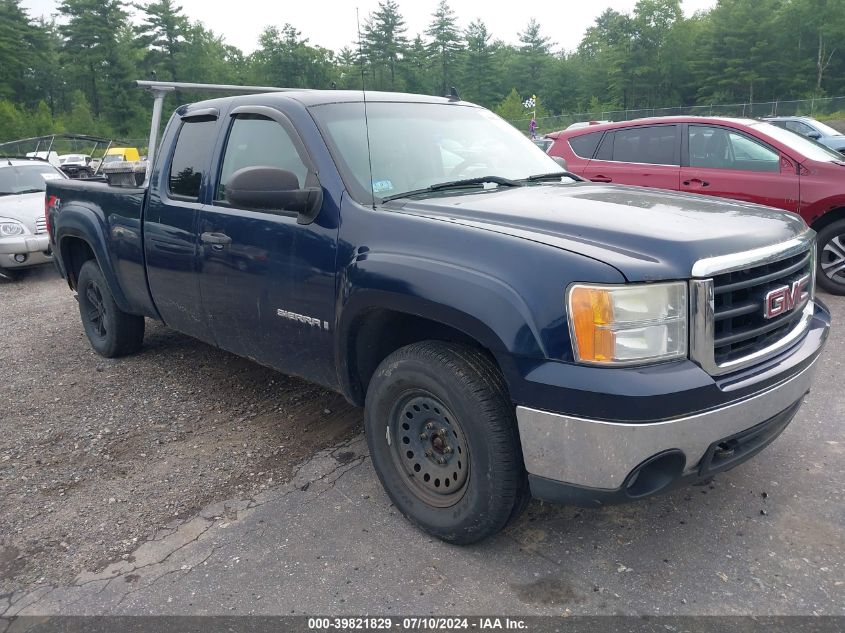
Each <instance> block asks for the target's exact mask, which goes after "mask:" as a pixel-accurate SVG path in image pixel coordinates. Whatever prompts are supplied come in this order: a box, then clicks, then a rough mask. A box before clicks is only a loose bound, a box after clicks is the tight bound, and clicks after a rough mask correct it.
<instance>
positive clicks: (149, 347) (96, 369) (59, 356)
mask: <svg viewBox="0 0 845 633" xmlns="http://www.w3.org/2000/svg"><path fill="white" fill-rule="evenodd" d="M0 324H2V327H3V345H0V367H2V368H3V378H2V388H0V507H2V512H0V594H2V593H4V592H7V591H12V590H15V589H18V588H21V587H25V586H30V585H33V584H40V583H48V584H59V583H63V582H69V581H70V580H72V579H73V578H74V577H75V576H76V575H77V574H78V573H79V572H80V571H82V570H83V569H85V570H92V569H93V570H96V569H100V568H102V567H104V566H105V565H107V564H108V563H110V562H113V561H118V560H120V559H124V560H127V559H131V557H130V554H129V552H131V551H133V550H134V549H135V548H136V547H137V545H138V544H139V543H141V542H143V541H145V540H146V539H147V538H149V537H150V536H151V535H152V534H154V533H155V532H156V530H158V529H160V528H162V527H163V526H165V525H166V524H168V523H169V522H171V521H173V520H174V518H185V517H189V516H192V515H193V514H194V513H195V512H196V511H197V510H198V509H200V508H202V507H204V506H206V505H208V504H209V503H213V502H215V501H220V500H224V499H230V498H249V497H251V496H254V495H255V494H257V493H259V492H261V491H262V490H264V489H267V488H269V487H271V486H273V485H275V484H278V483H281V482H283V481H285V480H287V479H288V478H289V477H290V476H291V474H292V469H293V467H294V465H296V464H298V463H300V462H302V461H303V459H305V458H306V457H307V456H310V455H312V454H313V453H315V452H316V451H318V450H320V449H322V448H325V447H328V446H331V445H334V444H336V443H337V442H338V441H341V440H344V439H346V438H349V437H351V436H353V435H354V434H356V433H358V432H360V420H361V413H360V411H359V410H358V409H355V408H353V407H351V406H350V405H348V404H347V403H346V401H345V400H344V399H343V398H342V397H341V396H339V395H337V394H334V393H332V392H329V391H326V390H324V389H321V388H320V387H316V386H314V385H311V384H309V383H306V382H304V381H302V380H299V379H296V378H291V377H288V376H284V375H282V374H279V373H278V372H275V371H273V370H271V369H268V368H265V367H261V366H259V365H256V364H255V363H253V362H250V361H247V360H243V359H240V358H238V357H236V356H233V355H231V354H228V353H226V352H223V351H220V350H218V349H216V348H213V347H211V346H209V345H206V344H203V343H200V342H198V341H195V340H193V339H191V338H188V337H186V336H183V335H181V334H179V333H177V332H174V331H172V330H169V329H168V328H166V327H164V326H162V325H161V324H158V323H156V322H154V321H147V334H146V338H145V344H144V348H143V350H142V352H141V353H140V354H138V355H136V356H132V357H129V358H125V359H120V360H107V359H103V358H101V357H99V356H97V355H96V354H95V353H94V352H93V351H92V350H91V348H90V347H89V345H88V341H87V339H86V338H85V335H84V333H83V330H82V326H81V324H80V321H79V314H78V311H77V304H76V301H75V300H74V298H73V296H72V293H71V292H70V290H68V288H67V286H66V285H65V283H64V282H63V281H62V280H61V279H60V278H59V277H58V275H57V274H56V273H55V271H54V270H53V268H52V266H50V267H42V268H41V269H39V270H37V271H35V272H32V273H30V274H29V275H27V276H26V277H24V278H23V279H22V280H20V281H18V282H15V283H8V282H3V281H0Z"/></svg>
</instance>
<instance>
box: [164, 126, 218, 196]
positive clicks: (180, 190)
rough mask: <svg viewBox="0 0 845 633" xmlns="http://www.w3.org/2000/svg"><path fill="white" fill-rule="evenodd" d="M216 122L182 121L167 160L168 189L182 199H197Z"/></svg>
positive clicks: (210, 149)
mask: <svg viewBox="0 0 845 633" xmlns="http://www.w3.org/2000/svg"><path fill="white" fill-rule="evenodd" d="M216 125H217V123H216V121H213V120H212V121H208V120H201V121H185V122H184V123H183V124H182V128H181V129H180V130H179V137H178V138H177V139H176V147H175V148H174V149H173V158H172V159H171V160H170V173H169V174H168V181H167V184H168V191H169V193H170V195H171V196H174V197H177V198H181V199H183V200H199V195H200V185H202V176H203V172H204V171H205V170H206V169H207V165H208V158H209V156H211V153H212V150H213V147H214V140H215V134H214V131H215V126H216Z"/></svg>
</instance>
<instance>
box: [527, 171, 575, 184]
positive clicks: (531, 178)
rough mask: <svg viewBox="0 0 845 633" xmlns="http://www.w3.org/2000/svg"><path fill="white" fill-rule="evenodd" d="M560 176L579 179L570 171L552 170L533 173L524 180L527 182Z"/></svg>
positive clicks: (558, 177)
mask: <svg viewBox="0 0 845 633" xmlns="http://www.w3.org/2000/svg"><path fill="white" fill-rule="evenodd" d="M561 178H572V180H575V181H576V182H577V181H579V180H581V179H580V178H579V177H578V176H576V175H575V174H573V173H572V172H571V171H553V172H551V173H548V174H534V175H533V176H528V178H526V179H525V180H527V181H528V182H540V181H541V180H560V179H561Z"/></svg>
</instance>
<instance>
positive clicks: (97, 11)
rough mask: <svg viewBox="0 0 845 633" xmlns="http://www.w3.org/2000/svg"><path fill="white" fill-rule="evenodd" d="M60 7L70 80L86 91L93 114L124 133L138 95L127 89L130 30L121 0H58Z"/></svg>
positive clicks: (130, 75) (133, 114) (131, 73)
mask: <svg viewBox="0 0 845 633" xmlns="http://www.w3.org/2000/svg"><path fill="white" fill-rule="evenodd" d="M58 9H59V13H61V14H62V15H63V16H64V18H65V20H66V21H65V22H64V23H63V24H61V25H60V26H59V32H60V33H61V34H62V36H63V37H64V45H63V50H62V65H63V66H65V68H66V69H67V71H68V73H67V74H68V79H70V81H71V82H72V83H74V84H75V85H76V86H78V87H79V88H80V89H82V90H83V91H84V92H85V93H86V96H87V98H88V99H89V101H90V102H91V106H92V108H93V111H94V114H95V116H100V115H103V116H105V118H106V120H107V121H108V122H109V123H110V124H111V125H112V126H114V128H115V129H116V130H117V131H118V132H119V133H126V132H128V131H129V129H130V128H131V124H132V119H133V117H134V116H135V114H137V105H136V103H137V99H136V97H137V94H134V93H133V94H132V95H131V96H130V93H129V88H130V85H131V84H130V81H131V80H132V79H133V78H134V77H133V74H134V72H135V71H133V69H132V65H131V61H130V60H131V54H130V52H131V46H132V42H133V41H134V32H133V30H132V27H131V26H130V25H129V20H128V15H127V12H126V10H125V9H124V8H123V5H122V4H121V2H119V0H62V2H61V3H60V4H59V6H58Z"/></svg>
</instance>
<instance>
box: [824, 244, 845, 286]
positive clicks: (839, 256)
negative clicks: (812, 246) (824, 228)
mask: <svg viewBox="0 0 845 633" xmlns="http://www.w3.org/2000/svg"><path fill="white" fill-rule="evenodd" d="M819 268H821V272H822V274H823V275H824V276H825V277H827V278H828V279H830V281H832V282H833V283H836V284H841V285H845V235H842V234H840V235H834V236H833V237H831V238H830V239H829V240H828V241H827V242H825V243H824V246H822V252H821V253H820V254H819Z"/></svg>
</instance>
